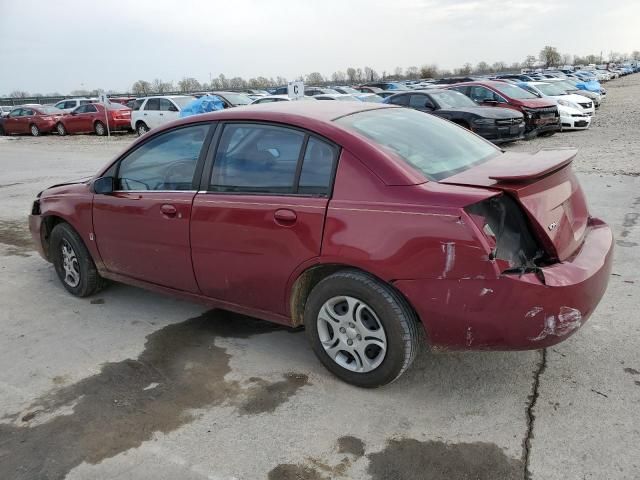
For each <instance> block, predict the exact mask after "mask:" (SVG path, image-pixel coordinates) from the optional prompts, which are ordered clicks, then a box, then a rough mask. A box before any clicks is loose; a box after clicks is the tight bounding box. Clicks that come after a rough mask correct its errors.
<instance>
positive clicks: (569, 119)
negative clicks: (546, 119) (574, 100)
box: [560, 114, 591, 130]
mask: <svg viewBox="0 0 640 480" xmlns="http://www.w3.org/2000/svg"><path fill="white" fill-rule="evenodd" d="M560 123H561V124H562V130H586V129H587V128H589V125H591V117H590V116H589V115H586V114H585V115H584V116H582V117H574V116H572V115H567V116H564V115H563V116H561V117H560Z"/></svg>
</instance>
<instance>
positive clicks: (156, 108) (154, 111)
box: [142, 98, 160, 128]
mask: <svg viewBox="0 0 640 480" xmlns="http://www.w3.org/2000/svg"><path fill="white" fill-rule="evenodd" d="M142 120H143V121H144V123H146V124H147V127H149V128H155V127H157V126H159V125H160V99H159V98H150V99H149V100H147V103H145V105H144V107H142Z"/></svg>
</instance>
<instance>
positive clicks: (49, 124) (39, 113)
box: [0, 105, 63, 137]
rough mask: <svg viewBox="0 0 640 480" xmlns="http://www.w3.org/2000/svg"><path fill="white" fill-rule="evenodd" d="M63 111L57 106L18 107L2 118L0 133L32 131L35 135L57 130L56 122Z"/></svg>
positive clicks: (11, 133) (0, 120)
mask: <svg viewBox="0 0 640 480" xmlns="http://www.w3.org/2000/svg"><path fill="white" fill-rule="evenodd" d="M62 115H63V112H62V111H61V110H59V109H57V108H55V107H46V106H40V105H38V106H22V107H16V108H14V109H13V110H11V112H9V116H7V117H4V118H2V119H0V135H13V134H24V133H30V134H31V135H33V136H34V137H37V136H38V135H40V134H42V133H49V132H52V131H54V130H55V127H56V122H57V121H58V119H59V118H61V117H62Z"/></svg>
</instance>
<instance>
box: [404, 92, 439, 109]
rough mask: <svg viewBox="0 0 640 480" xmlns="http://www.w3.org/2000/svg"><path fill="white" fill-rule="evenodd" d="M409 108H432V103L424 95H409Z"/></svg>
mask: <svg viewBox="0 0 640 480" xmlns="http://www.w3.org/2000/svg"><path fill="white" fill-rule="evenodd" d="M409 106H410V107H411V108H429V107H431V108H433V103H431V100H429V97H427V96H426V95H411V99H410V100H409Z"/></svg>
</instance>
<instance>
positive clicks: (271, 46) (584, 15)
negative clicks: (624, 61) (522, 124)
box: [0, 0, 640, 95]
mask: <svg viewBox="0 0 640 480" xmlns="http://www.w3.org/2000/svg"><path fill="white" fill-rule="evenodd" d="M639 21H640V1H638V0H624V1H622V0H597V1H596V0H510V1H504V0H319V1H315V0H300V1H297V2H296V1H293V0H261V1H260V0H233V1H215V0H214V1H200V2H198V1H191V0H172V1H165V0H135V1H132V2H125V1H119V0H110V1H108V2H92V1H71V0H55V1H48V2H47V1H44V0H39V1H34V0H0V95H5V94H8V93H9V92H11V91H13V90H16V89H20V90H26V91H29V92H31V93H33V92H39V93H43V94H46V93H49V92H54V91H58V92H62V93H67V92H69V91H71V90H74V89H88V90H91V89H94V88H104V89H106V90H109V89H113V90H120V91H126V90H128V89H129V88H130V87H131V85H132V83H133V82H134V81H136V80H138V79H145V80H153V79H154V78H161V79H162V80H164V81H169V80H172V81H177V80H180V79H181V78H182V77H184V76H193V77H195V78H197V79H198V80H199V81H201V82H203V81H207V82H208V81H209V74H211V75H213V76H217V75H218V74H220V73H224V74H225V75H226V76H227V77H232V76H242V77H245V78H249V77H255V76H259V75H263V76H266V77H271V76H273V77H276V76H278V75H281V76H284V77H287V78H288V79H293V78H294V77H296V76H298V75H300V74H306V73H309V72H312V71H319V72H321V73H322V74H323V75H330V74H331V73H332V72H334V71H336V70H346V68H347V67H349V66H354V67H364V66H371V67H372V68H374V69H375V70H377V71H378V72H381V71H383V70H386V71H387V72H392V71H393V69H394V68H395V67H396V66H401V67H408V66H411V65H415V66H420V65H422V64H425V63H436V64H437V65H438V66H439V67H441V68H454V67H458V66H462V65H463V64H464V63H466V62H470V63H472V64H474V65H475V64H476V63H478V62H479V61H482V60H484V61H487V62H489V63H493V62H495V61H505V62H507V63H509V64H510V63H512V62H515V61H523V60H524V58H525V57H526V56H527V55H529V54H535V55H537V54H538V52H539V51H540V49H541V48H542V47H543V46H544V45H553V46H556V47H557V48H558V49H559V50H560V52H561V53H571V54H578V55H586V54H589V53H595V54H599V53H600V51H602V52H603V53H604V54H605V55H606V54H607V53H608V52H610V51H615V52H631V51H632V50H640V33H638V32H639V26H638V22H639Z"/></svg>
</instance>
